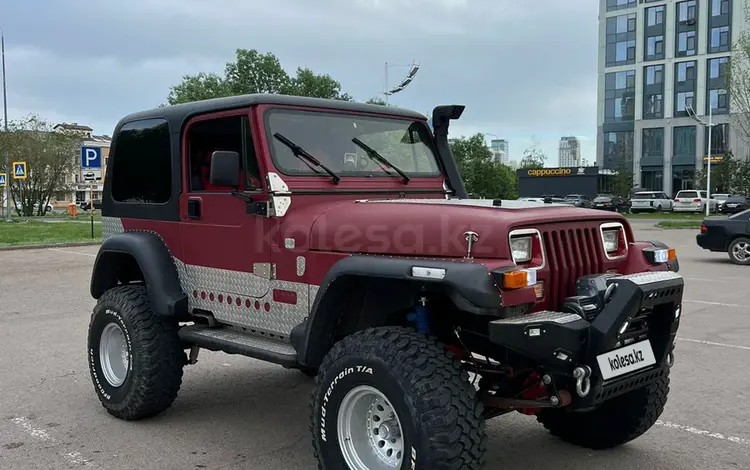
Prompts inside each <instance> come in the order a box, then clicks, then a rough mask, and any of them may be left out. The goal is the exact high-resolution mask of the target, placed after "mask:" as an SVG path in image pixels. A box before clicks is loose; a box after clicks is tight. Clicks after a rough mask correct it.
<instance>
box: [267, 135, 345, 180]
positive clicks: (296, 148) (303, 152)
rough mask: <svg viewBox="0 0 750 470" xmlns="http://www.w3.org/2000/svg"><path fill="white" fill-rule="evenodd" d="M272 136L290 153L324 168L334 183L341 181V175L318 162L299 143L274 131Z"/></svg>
mask: <svg viewBox="0 0 750 470" xmlns="http://www.w3.org/2000/svg"><path fill="white" fill-rule="evenodd" d="M273 136H274V137H276V138H277V139H278V140H279V141H280V142H281V143H282V144H284V145H286V146H287V147H289V149H290V150H291V151H292V153H293V154H294V156H295V157H297V158H299V159H300V160H302V161H305V160H307V161H309V162H310V163H312V164H313V165H315V166H318V167H320V168H322V169H323V170H325V172H326V173H328V174H329V175H331V177H332V178H333V182H334V184H339V181H341V177H340V176H339V175H337V174H336V173H335V172H334V171H333V170H331V169H330V168H328V167H327V166H325V165H323V164H322V163H320V160H318V159H317V158H315V157H313V156H312V155H310V153H308V152H307V150H305V149H303V148H302V147H300V146H299V145H297V144H295V143H294V142H292V141H291V140H289V139H287V138H286V137H284V136H283V135H281V134H279V133H278V132H277V133H275V134H274V135H273Z"/></svg>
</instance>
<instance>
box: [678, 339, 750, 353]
mask: <svg viewBox="0 0 750 470" xmlns="http://www.w3.org/2000/svg"><path fill="white" fill-rule="evenodd" d="M680 341H685V342H687V343H696V344H704V345H706V346H719V347H722V348H732V349H743V350H745V351H750V346H740V345H738V344H727V343H716V342H714V341H703V340H700V339H691V338H679V337H678V338H677V342H678V343H679V342H680Z"/></svg>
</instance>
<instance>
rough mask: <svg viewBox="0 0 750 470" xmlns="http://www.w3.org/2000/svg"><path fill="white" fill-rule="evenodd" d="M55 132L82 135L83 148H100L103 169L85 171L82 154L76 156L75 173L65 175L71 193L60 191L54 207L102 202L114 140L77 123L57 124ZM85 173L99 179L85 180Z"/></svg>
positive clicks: (55, 198)
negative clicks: (62, 131) (105, 177)
mask: <svg viewBox="0 0 750 470" xmlns="http://www.w3.org/2000/svg"><path fill="white" fill-rule="evenodd" d="M54 130H65V131H68V132H76V133H78V134H81V136H82V137H83V144H82V147H89V148H91V147H99V149H100V151H101V155H102V169H101V170H84V169H83V168H81V157H80V154H76V155H75V156H74V158H75V161H74V164H73V171H72V172H71V173H70V174H68V175H65V184H66V186H68V187H69V188H70V191H58V192H57V193H55V196H54V200H53V205H55V206H57V207H62V206H66V205H67V204H69V203H71V202H74V203H76V204H80V203H81V202H84V201H90V200H97V199H99V200H100V199H101V197H102V190H103V188H104V175H105V174H106V169H107V160H108V159H109V149H110V146H111V144H112V138H111V137H109V136H107V135H96V134H94V133H93V132H94V130H93V129H92V128H91V127H89V126H84V125H80V124H77V123H72V124H68V123H62V124H57V125H56V126H55V127H54ZM84 172H85V173H89V172H91V173H94V176H95V177H96V178H97V179H96V180H94V181H87V180H86V179H85V178H84Z"/></svg>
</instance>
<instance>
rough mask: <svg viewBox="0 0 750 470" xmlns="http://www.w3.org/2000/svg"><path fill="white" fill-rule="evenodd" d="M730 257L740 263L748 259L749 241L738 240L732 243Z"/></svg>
mask: <svg viewBox="0 0 750 470" xmlns="http://www.w3.org/2000/svg"><path fill="white" fill-rule="evenodd" d="M732 257H733V258H734V259H736V260H737V261H738V262H740V263H745V262H747V261H749V260H750V243H748V242H746V241H744V240H743V241H739V242H736V243H734V244H732Z"/></svg>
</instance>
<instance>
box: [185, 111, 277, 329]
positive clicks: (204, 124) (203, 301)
mask: <svg viewBox="0 0 750 470" xmlns="http://www.w3.org/2000/svg"><path fill="white" fill-rule="evenodd" d="M249 116H250V115H249V112H248V110H244V111H239V112H236V113H235V114H228V113H219V114H216V115H204V116H200V117H198V118H195V119H193V120H192V121H191V122H190V123H188V125H187V126H186V130H185V134H184V137H183V145H182V152H183V168H184V174H183V193H182V194H181V196H180V215H181V219H182V220H181V223H180V225H181V233H182V247H183V259H182V260H181V261H182V262H183V263H184V265H183V266H180V268H181V270H180V272H181V276H184V280H183V284H184V285H185V289H186V291H187V294H188V296H189V297H190V306H191V308H198V309H202V310H206V311H209V312H212V313H213V315H214V317H215V318H216V319H217V320H218V321H220V322H222V323H227V324H232V325H237V326H243V327H247V328H260V327H262V326H264V325H263V323H264V322H262V321H260V320H259V317H262V316H259V315H258V314H257V313H258V310H262V309H263V306H264V303H263V299H264V297H265V296H266V295H267V294H268V293H269V291H270V284H271V275H272V272H271V264H270V262H271V247H270V243H269V239H270V237H267V236H266V234H267V233H268V230H269V227H270V223H271V221H270V219H268V218H266V217H263V216H259V215H254V214H248V211H247V203H246V201H245V200H243V199H242V198H240V197H238V196H237V195H233V194H232V189H233V188H229V187H214V186H212V185H211V184H210V179H209V169H210V159H211V154H212V152H214V151H216V150H227V151H236V152H238V153H239V154H240V162H241V163H240V165H241V167H242V168H241V176H240V181H241V186H240V190H244V191H243V194H245V195H247V196H252V197H253V198H254V199H255V200H263V199H264V195H263V193H262V187H261V184H260V173H259V169H258V161H257V158H256V151H255V147H254V139H253V135H252V129H251V126H250V122H251V121H250V117H249ZM266 323H268V322H266ZM265 326H268V325H265ZM271 329H273V325H271Z"/></svg>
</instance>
